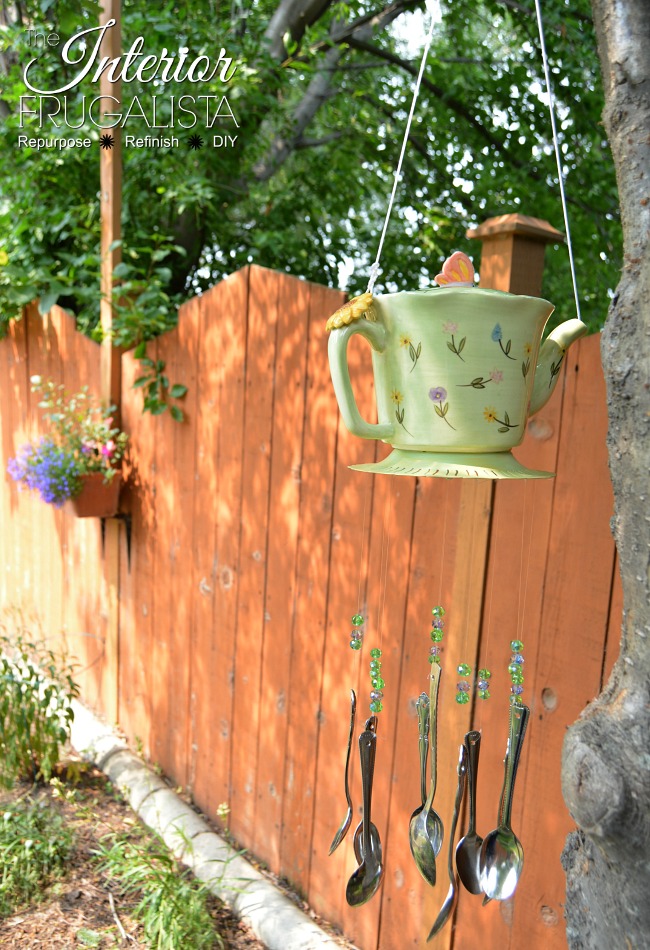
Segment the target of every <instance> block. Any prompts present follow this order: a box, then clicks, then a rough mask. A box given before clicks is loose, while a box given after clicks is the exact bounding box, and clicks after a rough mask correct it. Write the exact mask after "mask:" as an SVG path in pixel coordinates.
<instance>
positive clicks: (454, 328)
mask: <svg viewBox="0 0 650 950" xmlns="http://www.w3.org/2000/svg"><path fill="white" fill-rule="evenodd" d="M442 332H443V333H457V332H458V324H457V323H443V325H442Z"/></svg>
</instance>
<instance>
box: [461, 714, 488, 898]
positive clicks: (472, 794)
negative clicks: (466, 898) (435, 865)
mask: <svg viewBox="0 0 650 950" xmlns="http://www.w3.org/2000/svg"><path fill="white" fill-rule="evenodd" d="M465 750H466V752H467V785H468V789H469V827H468V829H467V834H466V835H465V836H464V837H462V838H461V839H460V841H459V842H458V847H457V848H456V869H457V871H458V877H459V878H460V880H461V883H462V884H463V886H464V887H465V889H466V890H468V891H469V892H470V894H482V893H483V888H482V887H481V863H480V859H481V845H482V844H483V839H482V838H481V837H480V836H479V835H477V834H476V783H477V778H478V758H479V753H480V751H481V733H480V732H476V731H475V730H472V732H468V733H467V735H466V736H465Z"/></svg>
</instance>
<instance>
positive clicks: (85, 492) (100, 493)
mask: <svg viewBox="0 0 650 950" xmlns="http://www.w3.org/2000/svg"><path fill="white" fill-rule="evenodd" d="M82 482H83V487H82V489H81V491H80V492H79V494H78V495H76V496H75V497H74V498H71V499H70V502H69V504H71V505H72V508H73V510H74V513H75V515H76V516H77V518H112V517H113V515H116V514H117V507H118V501H119V497H120V489H121V487H122V475H121V473H120V472H117V474H116V475H114V476H113V478H112V479H111V480H110V482H106V481H104V475H103V473H102V472H90V474H88V475H84V476H83V478H82Z"/></svg>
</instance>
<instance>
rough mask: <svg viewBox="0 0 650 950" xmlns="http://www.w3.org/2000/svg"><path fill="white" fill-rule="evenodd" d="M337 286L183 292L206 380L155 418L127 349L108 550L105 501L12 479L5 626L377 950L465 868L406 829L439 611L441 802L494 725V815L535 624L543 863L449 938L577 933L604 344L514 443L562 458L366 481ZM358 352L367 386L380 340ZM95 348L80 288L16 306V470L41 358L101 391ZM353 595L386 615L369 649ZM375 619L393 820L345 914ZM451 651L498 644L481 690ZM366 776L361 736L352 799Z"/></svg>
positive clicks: (608, 636) (485, 808)
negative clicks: (494, 469)
mask: <svg viewBox="0 0 650 950" xmlns="http://www.w3.org/2000/svg"><path fill="white" fill-rule="evenodd" d="M342 299H343V298H342V295H341V294H340V293H338V292H336V291H332V290H327V289H325V288H322V287H320V286H316V285H313V284H309V283H306V282H304V281H300V280H297V279H295V278H292V277H289V276H286V275H282V274H278V273H274V272H271V271H268V270H264V269H262V268H259V267H250V268H247V269H246V270H244V271H240V272H239V273H237V274H234V275H233V276H232V277H230V278H229V279H227V280H225V281H224V282H222V283H221V284H219V285H218V286H216V287H215V288H213V289H212V290H211V291H209V292H208V293H206V294H204V295H203V296H202V297H200V298H196V299H194V300H192V301H190V302H188V303H187V304H185V305H184V306H183V307H182V308H181V312H180V318H179V324H178V327H177V329H175V330H174V331H172V332H170V333H168V334H166V335H165V336H164V337H162V338H160V339H159V340H158V341H157V342H155V343H154V344H151V345H150V355H151V356H152V357H154V358H156V359H161V360H164V361H165V363H166V374H167V375H168V377H169V378H170V380H171V381H172V382H182V383H184V384H185V385H186V386H188V394H187V397H186V399H185V401H184V411H185V413H186V421H185V422H184V423H183V424H178V423H176V422H174V421H173V420H172V419H171V418H170V417H169V414H168V413H167V414H165V415H162V416H158V417H152V416H150V415H142V412H141V395H140V394H139V391H136V390H133V388H132V384H133V382H134V380H135V378H136V377H137V376H138V375H139V372H140V370H139V364H138V362H137V361H136V360H135V359H134V358H133V355H132V354H131V353H127V354H125V355H124V356H123V358H122V374H123V385H122V422H123V426H124V428H125V429H126V430H127V431H128V432H129V433H130V436H131V461H130V469H129V473H128V474H129V481H128V485H127V488H126V490H125V492H124V497H123V510H124V513H125V515H126V516H127V517H125V518H124V519H123V521H122V523H121V527H120V541H119V545H118V548H117V551H116V552H114V553H112V554H111V555H110V558H109V560H110V563H107V561H106V558H105V557H104V554H103V542H102V536H103V530H102V525H101V523H100V522H99V521H95V520H93V519H88V520H85V521H81V520H75V518H74V517H73V516H72V515H71V514H70V513H69V512H68V511H67V510H63V511H56V510H53V509H51V508H50V507H48V506H46V505H44V504H43V503H41V502H40V501H39V500H38V499H37V498H34V497H31V495H30V494H29V493H19V492H17V490H16V486H15V485H14V484H13V483H11V482H10V480H9V478H8V476H7V475H6V474H5V475H4V476H3V478H2V480H1V482H0V519H1V521H0V525H1V530H0V570H1V573H0V597H1V603H2V607H3V609H4V617H5V621H6V620H7V619H11V618H13V621H14V622H18V620H19V619H20V618H22V620H23V621H24V622H25V623H29V624H30V625H33V624H38V625H39V626H40V627H41V628H42V630H43V631H44V632H45V633H46V634H47V636H48V637H54V638H56V637H59V636H63V637H64V638H65V641H66V642H67V644H68V646H69V648H70V650H71V651H72V652H73V653H74V654H76V655H77V656H78V657H79V659H80V661H81V663H82V667H83V670H84V672H83V674H82V684H83V698H84V700H85V701H86V702H87V703H89V704H90V705H93V706H95V707H96V708H98V709H99V710H102V711H104V712H105V713H106V714H107V715H108V716H109V718H111V719H117V720H118V721H119V723H120V725H121V726H122V727H123V729H124V730H125V731H126V733H127V735H128V736H129V737H130V739H131V740H134V741H135V740H136V739H137V740H138V741H139V742H141V743H142V745H143V748H144V750H145V753H146V755H147V756H148V757H149V758H150V759H151V760H152V761H154V762H157V763H159V764H160V766H161V767H162V768H163V769H164V771H165V772H166V773H167V774H168V775H169V776H171V777H172V778H173V780H174V782H176V783H179V784H182V785H184V786H187V787H188V788H189V789H190V790H191V792H192V794H193V796H194V799H195V801H196V802H197V804H198V805H199V806H200V807H201V808H202V809H203V810H204V811H205V812H206V813H207V814H208V815H209V816H210V818H212V819H215V818H216V810H217V807H218V806H219V805H220V804H221V803H223V802H225V803H228V804H229V806H230V818H229V827H230V831H231V833H232V835H233V836H234V838H235V839H236V840H237V841H238V842H240V843H241V844H242V845H243V846H244V847H246V848H248V849H249V850H250V851H251V852H252V853H253V854H254V855H256V856H257V857H258V858H259V859H261V860H262V861H264V862H266V863H267V864H268V866H269V867H270V868H271V870H272V871H274V872H276V873H278V874H280V875H282V876H285V877H287V878H288V879H289V880H290V881H291V882H292V883H293V884H294V885H295V887H296V888H297V889H298V890H299V891H300V892H301V893H303V894H304V895H305V896H306V897H307V898H308V900H309V902H310V903H311V905H312V906H313V907H314V908H315V909H316V911H318V912H319V913H320V914H322V915H323V916H324V917H326V918H327V919H329V920H331V921H333V922H335V923H337V924H339V925H340V926H341V927H342V928H343V929H344V931H345V933H346V934H347V935H348V937H349V938H350V939H351V940H353V941H354V942H355V943H356V944H357V945H358V946H359V947H361V948H363V950H371V948H375V947H379V948H383V950H405V948H409V947H424V946H425V940H426V936H427V933H428V930H429V927H430V925H431V923H432V921H433V919H434V917H435V915H436V913H437V910H438V907H439V905H440V903H441V901H442V900H443V898H444V895H445V893H446V890H447V881H446V877H445V873H444V862H442V870H441V872H440V875H439V877H440V880H439V883H438V885H437V886H436V888H435V889H431V888H429V887H428V886H427V885H425V884H424V882H423V881H422V880H421V879H420V877H419V874H418V872H417V870H416V869H415V867H414V865H413V862H412V860H411V856H410V853H409V847H408V839H407V829H408V821H409V817H410V814H411V812H412V810H413V809H414V807H415V806H416V805H417V803H418V796H419V778H418V754H417V722H416V717H415V707H414V701H415V698H416V697H417V696H418V694H419V693H420V692H421V691H422V690H423V689H427V676H428V670H429V666H428V651H429V646H430V641H429V628H430V619H431V608H432V606H433V605H434V604H435V603H438V602H440V603H442V604H444V605H445V607H446V609H447V617H446V620H447V626H446V636H445V643H444V646H445V651H444V657H443V678H442V688H441V699H440V754H439V772H440V777H439V791H438V794H437V797H436V803H437V808H438V810H439V811H440V812H441V814H442V815H443V818H444V820H445V822H446V824H447V826H448V824H449V821H450V816H451V810H452V802H453V796H454V792H455V777H456V761H457V754H458V745H459V742H460V741H462V737H463V735H464V733H465V732H466V731H467V730H468V729H469V728H470V727H474V728H479V729H481V730H482V732H483V748H482V752H481V768H480V774H479V802H478V822H479V831H482V832H483V833H486V832H487V831H488V830H489V829H491V828H492V827H494V825H495V824H496V815H497V805H498V799H499V794H500V791H501V784H502V775H503V764H502V760H503V755H504V751H505V743H506V738H507V708H508V694H509V685H510V684H509V678H508V674H507V665H508V661H509V655H510V648H509V643H510V640H511V639H513V638H514V637H515V636H521V639H522V640H523V641H524V643H525V656H526V664H525V672H526V677H525V698H526V700H527V701H528V703H529V704H530V706H531V709H532V714H533V715H532V721H531V725H530V732H529V737H528V739H527V742H526V748H525V751H524V754H523V758H522V765H521V769H520V779H519V782H518V786H517V790H516V795H515V804H514V816H513V822H514V827H515V829H516V831H517V834H518V835H519V837H520V838H521V840H522V842H523V844H524V848H525V851H526V866H525V870H524V874H523V877H522V879H521V882H520V886H519V888H518V891H517V894H516V896H515V898H514V900H512V901H508V902H505V903H502V904H499V903H496V902H494V903H491V904H489V905H488V906H486V907H482V905H481V900H480V898H472V897H471V896H470V895H468V894H466V893H462V894H461V897H460V901H459V906H458V911H457V914H456V916H455V920H454V923H453V926H448V927H447V928H446V930H444V931H443V933H442V934H441V935H440V936H439V937H437V938H435V940H434V941H433V942H432V943H431V944H430V946H432V947H433V948H434V950H436V948H448V947H452V946H453V947H454V948H455V950H470V948H472V950H474V948H476V947H477V946H481V947H482V948H484V950H492V948H499V950H506V948H515V947H517V946H526V947H527V948H533V950H534V948H537V947H540V948H541V947H542V946H543V947H544V948H545V950H546V948H548V950H553V948H560V947H563V946H565V944H566V940H565V936H564V924H563V911H562V903H563V899H564V877H563V872H562V870H561V867H560V852H561V850H562V847H563V843H564V839H565V836H566V834H567V832H568V831H570V830H571V827H572V822H571V820H570V818H569V815H568V813H567V812H566V809H565V807H564V804H563V801H562V796H561V790H560V777H559V776H560V750H561V744H562V738H563V734H564V731H565V728H566V726H567V725H568V724H569V723H570V722H572V721H573V720H574V719H575V718H576V717H577V716H578V714H579V713H580V711H581V709H582V708H583V707H584V705H585V704H586V703H587V702H588V701H589V700H590V699H592V698H593V697H594V696H595V695H596V694H597V693H598V692H599V690H600V688H601V684H602V683H603V680H604V678H605V677H606V676H607V674H608V670H609V667H610V666H611V663H612V662H613V658H614V655H615V653H616V648H615V645H616V644H617V642H618V630H619V627H620V614H621V598H620V590H619V586H618V571H617V566H616V561H615V548H614V544H613V541H612V538H611V535H610V531H609V519H610V516H611V513H612V496H611V489H610V482H609V478H608V472H607V460H606V449H605V433H606V425H607V423H606V405H605V387H604V382H603V376H602V370H601V365H600V358H599V341H598V339H597V337H590V338H586V339H584V340H582V341H581V342H580V343H579V344H576V345H575V346H574V347H573V348H572V349H571V350H570V351H569V353H568V355H567V359H566V361H565V367H564V370H563V372H562V375H561V378H560V381H559V383H558V387H557V391H556V393H555V395H554V396H553V398H552V399H551V401H550V402H549V404H548V405H547V406H546V407H545V408H544V409H543V410H542V411H541V412H540V413H539V414H538V415H537V416H536V417H535V418H534V419H533V420H532V421H531V422H530V424H529V430H528V433H527V437H526V441H525V443H524V445H523V446H522V447H521V449H520V450H519V451H518V452H517V456H518V458H519V459H520V460H521V461H523V462H524V463H525V464H528V465H530V466H531V467H535V468H547V469H550V470H555V471H556V472H557V477H556V478H555V479H552V480H547V481H525V482H521V481H503V482H498V483H492V482H483V481H481V482H479V481H476V482H470V481H448V480H438V479H421V480H417V479H411V478H400V477H385V476H381V477H373V476H370V475H364V474H360V473H355V472H352V471H350V470H349V468H348V467H347V466H348V465H349V464H351V463H354V462H359V461H367V460H372V459H373V458H374V457H375V455H376V453H379V452H383V451H384V447H379V448H378V447H377V446H376V445H375V444H373V443H369V442H362V441H360V440H358V439H355V438H353V437H351V436H350V435H349V434H348V433H347V432H346V430H345V428H344V427H343V425H342V423H341V421H340V419H339V415H338V411H337V407H336V404H335V399H334V394H333V391H332V387H331V383H330V379H329V371H328V366H327V357H326V334H325V330H324V324H325V319H326V317H327V316H328V315H329V314H330V313H331V312H332V311H333V310H334V309H336V307H337V306H339V304H340V303H341V301H342ZM355 344H356V341H355ZM351 361H352V363H353V364H354V366H353V374H355V372H356V375H357V378H358V379H359V388H360V392H361V396H360V401H361V402H362V403H365V404H366V407H368V403H369V401H370V400H371V398H372V392H371V390H372V383H371V380H370V378H369V373H368V366H367V364H368V362H369V360H368V357H367V352H366V351H364V350H363V344H360V345H358V346H356V345H354V346H353V347H351ZM99 363H100V361H99V347H97V346H96V345H94V344H93V343H91V342H89V341H88V340H86V339H85V338H84V337H82V336H81V335H79V334H77V333H76V332H75V330H74V325H73V321H72V319H71V318H70V317H68V316H67V315H65V314H64V313H62V312H61V311H58V310H56V309H55V310H54V311H53V312H52V313H50V314H49V315H48V317H47V318H45V319H42V318H41V317H39V316H38V314H37V312H36V310H35V308H29V309H28V310H27V312H26V316H25V318H24V319H23V320H22V321H21V322H19V323H15V324H12V327H11V331H10V335H9V337H8V338H7V339H6V340H4V341H1V342H0V426H1V449H2V451H1V459H0V463H1V465H2V471H3V472H4V473H6V465H7V459H8V458H9V457H11V456H12V455H14V454H15V453H16V451H17V450H18V448H19V447H20V445H21V444H22V443H23V442H24V441H25V440H26V439H27V438H28V437H29V436H30V435H33V434H34V433H36V432H37V431H38V429H39V418H38V417H39V411H38V409H37V407H36V405H35V401H34V397H33V396H32V395H31V394H30V391H29V377H30V375H31V374H34V373H38V374H40V375H42V376H51V377H52V378H53V379H55V380H60V381H62V382H64V384H65V385H66V387H67V388H68V389H69V390H73V389H75V388H77V387H79V386H80V385H82V384H84V383H89V384H90V386H91V387H95V386H96V387H97V388H98V385H99ZM370 411H371V410H370V408H367V412H368V413H370ZM106 551H107V552H108V551H109V548H108V546H107V548H106ZM358 606H361V607H362V608H363V612H364V613H365V614H366V615H367V617H368V622H367V627H368V631H369V632H368V633H367V635H366V638H365V639H366V643H365V646H364V649H363V651H362V652H361V653H360V654H353V653H352V651H351V650H350V649H349V646H348V640H349V630H350V623H349V618H350V616H351V614H352V613H353V612H355V611H356V609H357V607H358ZM379 643H381V646H382V649H383V675H384V679H385V681H386V689H385V709H384V711H383V712H382V713H381V715H380V723H379V747H378V754H377V768H376V778H375V793H374V800H373V818H374V821H375V823H376V824H377V826H378V829H379V831H380V834H381V838H382V842H383V844H384V854H385V859H386V860H385V863H386V877H385V882H384V884H383V888H382V890H381V891H380V893H379V895H378V896H377V897H376V898H375V899H374V900H373V901H372V902H371V903H369V904H368V905H366V906H365V907H363V908H360V909H356V910H352V909H350V908H349V907H348V906H347V904H346V903H345V899H344V892H345V882H346V881H347V878H348V876H349V875H350V873H351V872H352V870H353V869H354V861H353V857H352V848H351V842H350V840H349V839H348V840H347V841H346V842H345V844H344V845H343V846H342V847H341V848H340V849H339V850H338V851H337V852H336V854H335V855H334V856H333V857H328V856H327V851H328V847H329V844H330V841H331V838H332V836H333V833H334V831H335V829H336V828H337V826H338V824H339V822H340V821H341V819H342V817H343V815H344V813H345V799H344V794H343V768H344V761H345V743H346V739H347V730H348V724H349V690H350V687H354V688H355V689H356V690H357V693H358V696H359V707H360V712H359V716H358V719H359V720H361V723H359V722H358V725H361V724H362V718H361V717H362V716H363V715H364V714H365V711H366V708H367V706H366V703H367V694H368V688H369V683H368V674H367V664H368V650H369V649H370V647H371V646H373V645H375V644H379ZM460 661H463V662H467V663H469V664H470V665H472V666H473V667H476V666H478V665H481V666H483V665H487V666H489V667H490V668H491V670H492V671H493V676H492V685H491V693H492V698H491V699H490V700H489V701H486V702H481V701H477V702H476V703H474V702H472V703H470V704H468V705H467V706H459V705H458V704H456V703H455V702H454V694H455V683H456V674H455V666H456V664H457V663H458V662H460ZM357 731H359V730H357ZM358 771H359V770H358V764H357V755H356V748H355V754H354V755H353V759H352V783H353V797H354V801H355V808H356V809H358V808H359V804H360V801H361V793H360V782H359V775H358ZM356 820H357V819H356V818H355V823H356ZM350 837H351V836H350Z"/></svg>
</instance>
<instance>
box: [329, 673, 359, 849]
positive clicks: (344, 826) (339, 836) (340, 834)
mask: <svg viewBox="0 0 650 950" xmlns="http://www.w3.org/2000/svg"><path fill="white" fill-rule="evenodd" d="M356 712H357V697H356V694H355V692H354V690H353V689H351V690H350V732H349V734H348V752H347V755H346V757H345V798H346V801H347V803H348V811H347V814H346V816H345V818H344V819H343V821H342V822H341V824H340V826H339V830H338V831H337V832H336V834H335V835H334V838H333V840H332V843H331V845H330V849H329V852H328V853H329V854H334V852H335V851H336V849H337V848H338V846H339V845H340V843H341V842H342V841H343V839H344V838H345V836H346V834H347V833H348V828H349V827H350V824H351V822H352V796H351V795H350V782H349V778H348V771H349V768H350V751H351V749H352V736H353V734H354V719H355V716H356Z"/></svg>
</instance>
